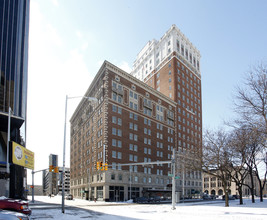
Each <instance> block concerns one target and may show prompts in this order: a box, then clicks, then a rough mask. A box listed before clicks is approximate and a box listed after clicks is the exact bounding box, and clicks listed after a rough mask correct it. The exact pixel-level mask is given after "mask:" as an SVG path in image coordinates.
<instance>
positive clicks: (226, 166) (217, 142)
mask: <svg viewBox="0 0 267 220" xmlns="http://www.w3.org/2000/svg"><path fill="white" fill-rule="evenodd" d="M231 159H232V153H231V152H230V151H229V135H228V134H227V133H226V132H224V131H223V130H218V131H215V132H210V131H207V132H206V133H205V135H204V140H203V154H202V169H203V172H205V173H208V174H210V175H212V176H215V177H217V178H218V179H220V180H221V181H222V186H223V189H224V193H225V206H229V199H228V198H229V197H228V192H229V184H228V183H229V181H231V177H230V176H229V174H231V169H232V163H231Z"/></svg>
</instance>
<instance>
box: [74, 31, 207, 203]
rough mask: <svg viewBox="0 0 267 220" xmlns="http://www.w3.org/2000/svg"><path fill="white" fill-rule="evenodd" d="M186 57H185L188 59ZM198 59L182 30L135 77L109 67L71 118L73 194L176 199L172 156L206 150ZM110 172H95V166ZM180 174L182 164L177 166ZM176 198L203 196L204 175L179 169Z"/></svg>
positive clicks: (152, 50)
mask: <svg viewBox="0 0 267 220" xmlns="http://www.w3.org/2000/svg"><path fill="white" fill-rule="evenodd" d="M182 54H183V55H182ZM199 58H200V55H199V52H198V51H197V50H196V49H195V48H194V47H193V45H192V44H191V43H190V42H189V41H188V40H187V39H186V38H185V37H184V35H182V34H181V32H180V31H179V30H178V29H177V27H176V26H172V27H171V29H170V30H169V31H168V32H167V33H166V34H165V35H164V36H163V37H162V38H161V40H160V41H159V42H157V41H155V40H153V41H152V42H149V43H148V44H147V45H146V46H145V48H144V49H143V50H142V51H141V52H140V53H139V54H138V57H137V60H136V61H135V64H134V70H133V72H132V73H131V74H128V73H126V72H124V71H123V70H121V69H119V68H118V67H116V66H114V65H113V64H111V63H109V62H107V61H105V62H104V63H103V65H102V67H101V68H100V70H99V71H98V73H97V75H96V77H95V78H94V80H93V82H92V83H91V85H90V86H89V88H88V90H87V91H86V93H85V96H87V97H96V98H97V99H98V103H89V102H88V101H87V100H86V99H83V100H82V101H81V102H80V104H79V105H78V107H77V109H76V111H75V112H74V114H73V116H72V118H71V120H70V121H71V163H70V169H71V170H70V171H71V193H72V194H73V195H74V197H80V198H86V199H88V198H91V199H93V198H97V199H100V200H102V199H103V200H106V201H107V200H108V201H122V200H127V199H130V198H136V197H139V196H143V195H150V196H151V195H160V196H164V197H170V195H171V193H170V188H169V186H170V183H171V177H169V176H168V174H170V173H171V168H170V165H168V164H165V165H161V164H158V165H145V166H124V165H123V164H125V163H136V162H152V161H166V160H170V159H171V154H172V150H173V149H175V150H176V151H177V152H181V153H182V152H186V151H194V150H196V148H198V149H197V150H199V146H201V138H202V132H201V130H202V128H201V126H202V125H201V123H202V118H201V117H202V113H201V83H200V72H199ZM97 161H102V162H106V163H108V165H109V169H108V170H107V171H99V170H96V162H97ZM178 166H179V167H181V164H179V165H178ZM178 175H180V176H181V178H180V179H179V180H177V187H176V190H177V191H181V192H183V194H184V195H185V196H191V195H192V193H194V194H195V193H199V192H200V191H201V190H202V180H201V173H200V172H198V171H193V170H181V169H178Z"/></svg>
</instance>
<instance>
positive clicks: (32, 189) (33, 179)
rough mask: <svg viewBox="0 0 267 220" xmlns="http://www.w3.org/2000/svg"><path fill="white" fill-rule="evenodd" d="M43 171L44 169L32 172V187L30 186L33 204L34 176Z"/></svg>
mask: <svg viewBox="0 0 267 220" xmlns="http://www.w3.org/2000/svg"><path fill="white" fill-rule="evenodd" d="M44 170H46V169H42V170H37V171H34V170H32V185H31V188H32V203H34V174H35V173H38V172H41V171H44Z"/></svg>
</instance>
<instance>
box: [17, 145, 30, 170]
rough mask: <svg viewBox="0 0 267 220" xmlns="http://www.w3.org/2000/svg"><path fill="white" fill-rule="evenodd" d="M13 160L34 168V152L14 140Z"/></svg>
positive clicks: (18, 163)
mask: <svg viewBox="0 0 267 220" xmlns="http://www.w3.org/2000/svg"><path fill="white" fill-rule="evenodd" d="M12 161H13V163H14V164H17V165H20V166H23V167H26V168H29V169H31V170H34V153H33V152H31V151H30V150H28V149H26V148H25V147H23V146H21V145H19V144H17V143H16V142H12Z"/></svg>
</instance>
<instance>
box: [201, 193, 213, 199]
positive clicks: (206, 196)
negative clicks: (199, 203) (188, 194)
mask: <svg viewBox="0 0 267 220" xmlns="http://www.w3.org/2000/svg"><path fill="white" fill-rule="evenodd" d="M203 199H204V200H212V199H213V198H212V197H211V196H210V195H208V194H204V195H203Z"/></svg>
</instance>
